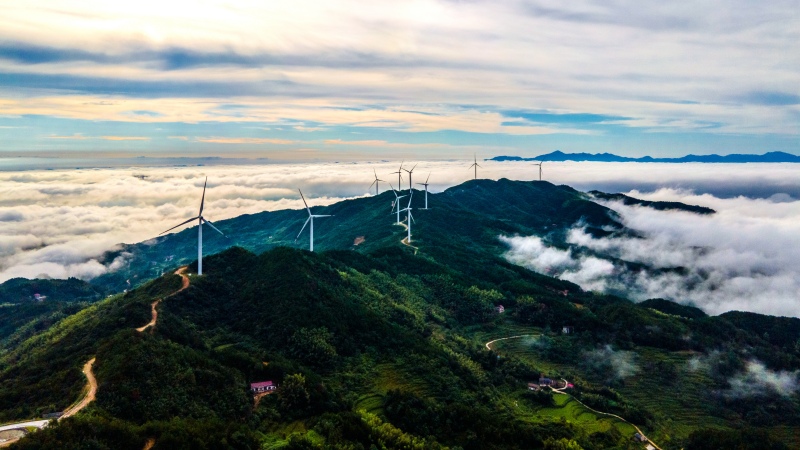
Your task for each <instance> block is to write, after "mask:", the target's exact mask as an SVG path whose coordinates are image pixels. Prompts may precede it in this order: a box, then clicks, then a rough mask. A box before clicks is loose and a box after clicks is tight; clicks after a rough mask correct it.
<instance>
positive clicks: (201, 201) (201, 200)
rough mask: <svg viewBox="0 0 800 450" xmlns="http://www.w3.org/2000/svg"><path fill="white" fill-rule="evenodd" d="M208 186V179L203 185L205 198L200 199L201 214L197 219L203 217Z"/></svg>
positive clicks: (198, 214)
mask: <svg viewBox="0 0 800 450" xmlns="http://www.w3.org/2000/svg"><path fill="white" fill-rule="evenodd" d="M206 184H208V177H206V181H205V182H204V183H203V197H202V198H201V199H200V212H199V213H197V217H200V216H202V215H203V204H204V203H205V202H206Z"/></svg>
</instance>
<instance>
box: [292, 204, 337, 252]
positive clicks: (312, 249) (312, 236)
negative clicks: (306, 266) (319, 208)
mask: <svg viewBox="0 0 800 450" xmlns="http://www.w3.org/2000/svg"><path fill="white" fill-rule="evenodd" d="M297 191H298V192H300V198H302V199H303V204H304V205H306V211H308V219H306V223H304V224H303V228H301V229H300V232H299V233H297V237H296V238H294V241H295V242H297V239H298V238H299V237H300V235H301V234H303V230H305V229H306V225H308V222H311V227H310V228H309V233H310V234H309V236H310V239H311V247H310V248H309V250H311V251H312V252H313V251H314V218H315V217H331V216H332V215H331V214H326V215H318V214H317V215H315V214H311V209H309V208H308V203H306V198H305V197H303V191H301V190H300V189H298V190H297Z"/></svg>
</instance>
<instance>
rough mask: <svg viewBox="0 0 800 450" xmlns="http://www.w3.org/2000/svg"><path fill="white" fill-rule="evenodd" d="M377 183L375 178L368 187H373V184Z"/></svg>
mask: <svg viewBox="0 0 800 450" xmlns="http://www.w3.org/2000/svg"><path fill="white" fill-rule="evenodd" d="M377 182H378V179H377V178H376V179H375V181H373V182H372V184H370V185H369V187H372V186H375V183H377Z"/></svg>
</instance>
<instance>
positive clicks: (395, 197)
mask: <svg viewBox="0 0 800 450" xmlns="http://www.w3.org/2000/svg"><path fill="white" fill-rule="evenodd" d="M389 187H390V188H392V192H394V201H393V202H392V210H394V205H397V223H398V224H399V223H400V199H401V198H403V197H405V195H397V191H395V190H394V186H392V183H389Z"/></svg>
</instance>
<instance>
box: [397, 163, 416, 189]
mask: <svg viewBox="0 0 800 450" xmlns="http://www.w3.org/2000/svg"><path fill="white" fill-rule="evenodd" d="M416 167H417V165H416V164H414V167H412V168H411V170H408V169H403V170H405V171H406V172H408V190H409V191H410V190H411V174H412V173H413V172H414V169H415V168H416ZM398 187H399V185H398Z"/></svg>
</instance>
